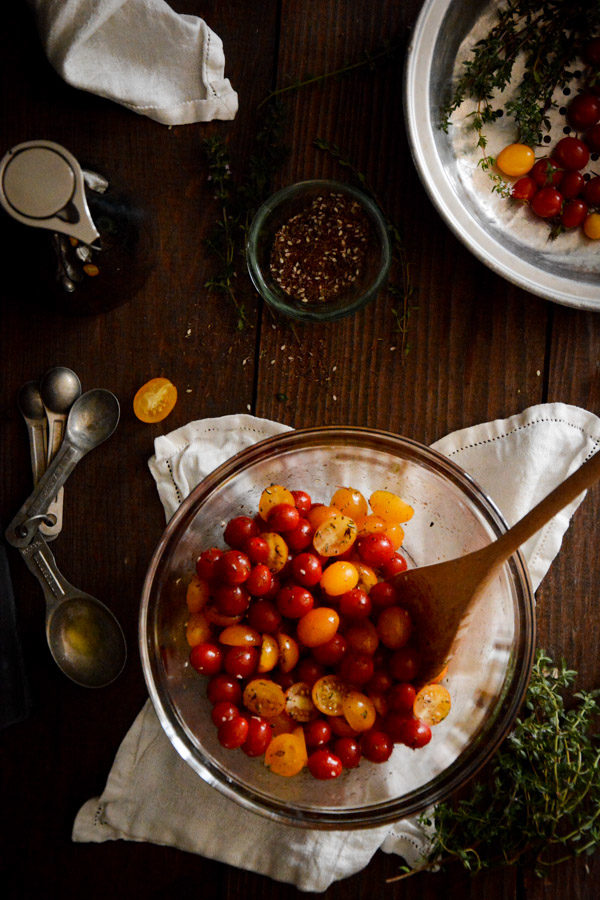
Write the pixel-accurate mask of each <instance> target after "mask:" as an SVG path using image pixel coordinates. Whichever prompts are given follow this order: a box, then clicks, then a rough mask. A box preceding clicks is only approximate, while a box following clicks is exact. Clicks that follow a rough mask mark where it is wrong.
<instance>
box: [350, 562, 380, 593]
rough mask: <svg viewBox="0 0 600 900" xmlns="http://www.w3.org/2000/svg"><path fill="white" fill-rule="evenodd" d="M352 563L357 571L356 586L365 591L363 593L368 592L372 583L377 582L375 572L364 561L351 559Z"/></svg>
mask: <svg viewBox="0 0 600 900" xmlns="http://www.w3.org/2000/svg"><path fill="white" fill-rule="evenodd" d="M352 565H353V566H354V567H355V568H356V571H357V572H358V583H357V585H356V587H358V588H360V589H361V590H363V591H365V593H367V594H368V593H369V591H370V590H371V588H372V587H373V585H374V584H377V582H378V580H379V579H378V578H377V575H376V574H375V570H374V569H372V568H371V566H367V565H366V563H363V562H358V561H353V563H352Z"/></svg>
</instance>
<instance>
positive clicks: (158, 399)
mask: <svg viewBox="0 0 600 900" xmlns="http://www.w3.org/2000/svg"><path fill="white" fill-rule="evenodd" d="M176 403H177V388H176V387H175V385H174V384H173V383H172V382H171V381H169V379H168V378H151V379H150V381H147V382H146V384H143V385H142V387H141V388H140V389H139V390H138V391H137V393H136V395H135V397H134V398H133V411H134V413H135V414H136V416H137V418H138V419H139V420H140V422H162V420H163V419H166V418H167V416H168V415H169V413H170V412H171V410H172V409H173V407H174V406H175V404H176Z"/></svg>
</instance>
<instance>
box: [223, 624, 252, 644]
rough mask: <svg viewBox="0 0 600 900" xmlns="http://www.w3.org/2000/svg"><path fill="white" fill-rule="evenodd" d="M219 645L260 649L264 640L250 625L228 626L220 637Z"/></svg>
mask: <svg viewBox="0 0 600 900" xmlns="http://www.w3.org/2000/svg"><path fill="white" fill-rule="evenodd" d="M219 643H221V644H225V646H226V647H260V645H261V643H262V638H261V635H260V633H259V632H258V631H257V630H256V628H251V627H250V626H249V625H242V624H240V623H238V624H237V625H228V626H227V628H224V629H223V631H222V632H221V634H220V635H219Z"/></svg>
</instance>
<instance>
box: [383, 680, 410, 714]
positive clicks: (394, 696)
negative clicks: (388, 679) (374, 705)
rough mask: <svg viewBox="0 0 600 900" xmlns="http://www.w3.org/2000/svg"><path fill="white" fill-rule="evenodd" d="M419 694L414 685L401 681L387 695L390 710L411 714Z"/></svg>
mask: <svg viewBox="0 0 600 900" xmlns="http://www.w3.org/2000/svg"><path fill="white" fill-rule="evenodd" d="M416 696H417V692H416V690H415V688H414V686H413V685H412V684H410V683H409V682H407V681H401V682H400V683H399V684H394V685H393V686H392V687H391V688H390V689H389V691H388V692H387V694H386V700H387V704H388V708H389V709H390V710H391V711H393V712H410V711H411V710H412V708H413V703H414V702H415V697H416Z"/></svg>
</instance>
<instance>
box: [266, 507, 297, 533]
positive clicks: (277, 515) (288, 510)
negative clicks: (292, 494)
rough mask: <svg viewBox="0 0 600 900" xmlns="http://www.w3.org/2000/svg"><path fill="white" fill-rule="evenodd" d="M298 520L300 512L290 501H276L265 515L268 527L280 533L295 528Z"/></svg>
mask: <svg viewBox="0 0 600 900" xmlns="http://www.w3.org/2000/svg"><path fill="white" fill-rule="evenodd" d="M299 521H300V513H299V511H298V510H297V509H296V507H295V506H292V505H291V503H278V504H277V505H276V506H273V507H272V509H271V510H270V512H269V515H268V516H267V523H268V525H269V528H270V529H271V530H272V531H277V532H280V533H282V534H283V533H285V532H286V531H293V530H294V528H297V527H298V523H299Z"/></svg>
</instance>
